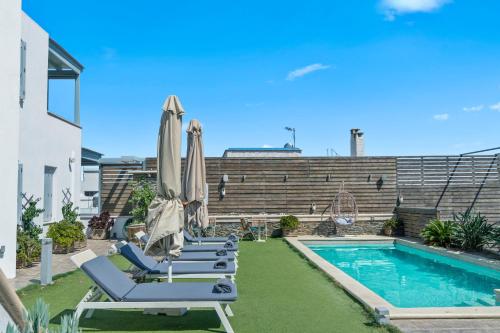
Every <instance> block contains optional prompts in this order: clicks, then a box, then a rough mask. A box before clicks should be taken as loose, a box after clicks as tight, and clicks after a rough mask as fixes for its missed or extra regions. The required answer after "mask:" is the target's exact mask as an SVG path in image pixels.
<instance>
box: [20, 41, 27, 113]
mask: <svg viewBox="0 0 500 333" xmlns="http://www.w3.org/2000/svg"><path fill="white" fill-rule="evenodd" d="M25 98H26V42H25V41H24V40H21V68H20V81H19V104H20V105H21V107H23V104H24V99H25Z"/></svg>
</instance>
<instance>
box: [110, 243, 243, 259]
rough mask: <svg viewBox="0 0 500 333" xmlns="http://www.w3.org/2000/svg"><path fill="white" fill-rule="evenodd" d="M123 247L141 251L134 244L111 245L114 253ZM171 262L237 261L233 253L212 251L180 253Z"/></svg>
mask: <svg viewBox="0 0 500 333" xmlns="http://www.w3.org/2000/svg"><path fill="white" fill-rule="evenodd" d="M125 245H129V246H131V247H135V248H136V249H137V251H139V250H141V251H142V249H141V248H139V247H138V246H137V245H135V244H134V243H127V242H125V241H121V242H118V243H116V244H113V247H114V249H115V250H116V251H115V252H120V248H122V247H123V246H125ZM172 259H173V261H179V262H190V261H217V260H227V261H234V262H237V261H238V260H237V259H236V256H235V253H234V251H227V250H223V249H222V250H219V251H216V252H214V251H212V252H182V253H181V255H180V256H179V257H177V258H172Z"/></svg>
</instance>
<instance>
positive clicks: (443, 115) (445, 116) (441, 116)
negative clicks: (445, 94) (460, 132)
mask: <svg viewBox="0 0 500 333" xmlns="http://www.w3.org/2000/svg"><path fill="white" fill-rule="evenodd" d="M432 118H434V120H439V121H446V120H448V118H450V115H449V114H447V113H441V114H435V115H434V116H433V117H432Z"/></svg>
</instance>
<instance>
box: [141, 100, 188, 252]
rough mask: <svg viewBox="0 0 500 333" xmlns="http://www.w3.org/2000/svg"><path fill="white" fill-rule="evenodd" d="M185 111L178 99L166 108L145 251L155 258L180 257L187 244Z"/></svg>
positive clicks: (164, 108)
mask: <svg viewBox="0 0 500 333" xmlns="http://www.w3.org/2000/svg"><path fill="white" fill-rule="evenodd" d="M183 114H184V109H183V108H182V105H181V103H180V101H179V99H178V98H177V96H169V97H168V98H167V100H166V101H165V103H164V105H163V114H162V116H161V123H160V131H159V133H158V157H157V158H158V161H157V194H156V197H155V199H154V200H153V201H152V202H151V204H150V205H149V210H148V217H147V221H146V224H147V227H148V233H149V235H150V237H149V241H148V243H147V244H146V247H145V249H144V252H145V253H148V254H151V255H157V256H159V255H163V256H166V255H168V256H169V257H170V256H175V257H177V256H179V255H180V254H181V249H182V246H183V243H184V238H183V236H182V233H181V232H182V228H183V225H184V209H183V208H182V202H181V200H180V198H179V196H180V194H181V127H182V115H183Z"/></svg>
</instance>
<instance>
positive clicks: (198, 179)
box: [181, 119, 208, 229]
mask: <svg viewBox="0 0 500 333" xmlns="http://www.w3.org/2000/svg"><path fill="white" fill-rule="evenodd" d="M186 132H187V134H188V144H187V154H186V164H185V167H184V177H183V178H182V194H181V199H182V201H184V202H187V203H188V205H187V206H186V211H185V216H184V221H185V223H186V225H187V226H188V227H193V226H197V227H200V228H203V229H204V228H206V227H208V209H207V206H206V204H205V198H206V193H205V192H206V173H205V156H204V154H203V140H202V128H201V124H200V122H199V121H198V120H196V119H193V120H191V121H190V122H189V126H188V129H187V131H186Z"/></svg>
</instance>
